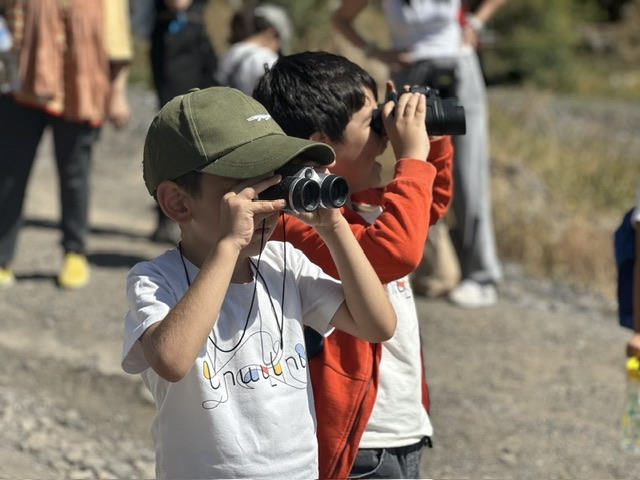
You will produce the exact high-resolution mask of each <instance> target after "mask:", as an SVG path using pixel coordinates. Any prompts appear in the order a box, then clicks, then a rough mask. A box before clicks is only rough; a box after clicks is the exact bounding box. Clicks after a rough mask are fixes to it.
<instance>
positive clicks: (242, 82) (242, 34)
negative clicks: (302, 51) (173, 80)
mask: <svg viewBox="0 0 640 480" xmlns="http://www.w3.org/2000/svg"><path fill="white" fill-rule="evenodd" d="M290 38H291V21H290V20H289V16H288V15H287V12H286V11H285V10H284V9H283V8H281V7H279V6H276V5H271V4H268V3H263V4H260V5H258V6H255V7H254V6H252V5H246V6H244V7H242V8H240V9H239V10H238V11H237V12H236V13H235V14H234V15H233V17H232V19H231V34H230V36H229V44H230V47H229V50H227V52H226V53H225V54H224V55H222V56H221V57H220V62H219V65H218V71H217V72H216V79H217V80H218V82H219V83H220V84H221V85H227V86H229V87H233V88H237V89H238V90H240V91H242V92H244V93H246V94H247V95H251V94H252V93H253V89H254V87H255V86H256V85H257V84H258V81H259V80H260V78H262V76H263V75H264V72H265V68H267V67H270V66H272V65H273V64H274V63H275V62H276V60H278V58H279V57H280V55H284V54H286V53H287V51H288V48H289V40H290Z"/></svg>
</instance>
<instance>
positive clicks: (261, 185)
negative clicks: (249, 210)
mask: <svg viewBox="0 0 640 480" xmlns="http://www.w3.org/2000/svg"><path fill="white" fill-rule="evenodd" d="M281 180H282V176H281V175H273V174H272V173H269V174H267V175H265V176H264V177H260V179H258V180H257V181H256V179H255V178H252V179H249V180H245V181H243V182H240V183H238V184H237V185H236V186H235V187H233V188H232V189H231V192H233V193H235V194H236V195H239V194H240V193H241V192H243V191H244V192H245V193H246V194H247V195H248V196H249V198H254V197H256V196H257V195H258V194H259V193H260V192H262V191H264V190H266V189H267V188H269V187H271V186H273V185H276V184H277V183H279V182H280V181H281Z"/></svg>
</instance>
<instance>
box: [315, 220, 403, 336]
mask: <svg viewBox="0 0 640 480" xmlns="http://www.w3.org/2000/svg"><path fill="white" fill-rule="evenodd" d="M319 233H320V235H321V236H322V238H323V240H324V242H325V243H326V245H327V247H328V248H329V250H330V252H331V256H332V257H333V261H334V263H335V265H336V268H337V270H338V274H339V276H340V280H341V281H342V285H343V289H344V295H345V301H346V303H347V306H348V308H349V312H350V313H351V316H352V317H353V324H354V327H355V332H349V333H354V334H355V335H356V336H358V337H360V338H363V339H364V340H368V341H370V342H380V341H384V340H387V339H389V338H390V337H391V336H392V335H393V332H394V331H395V326H396V315H395V311H394V310H393V306H392V305H391V303H390V301H389V298H388V297H387V294H386V292H385V291H384V288H383V287H382V284H381V283H380V280H379V279H378V276H377V275H376V273H375V271H374V270H373V267H372V266H371V264H370V263H369V260H368V259H367V257H366V256H365V254H364V252H363V251H362V248H361V247H360V245H359V244H358V242H357V240H356V239H355V237H354V236H353V234H352V232H351V228H350V226H349V224H348V223H347V221H346V220H345V219H344V217H341V221H340V222H339V223H338V225H337V227H336V228H335V229H333V230H331V231H327V232H319Z"/></svg>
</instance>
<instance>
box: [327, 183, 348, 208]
mask: <svg viewBox="0 0 640 480" xmlns="http://www.w3.org/2000/svg"><path fill="white" fill-rule="evenodd" d="M348 196H349V186H348V185H347V181H346V180H345V179H344V178H342V177H339V176H337V175H327V176H326V177H324V178H323V179H322V184H321V186H320V204H321V205H322V206H323V207H324V208H340V207H341V206H343V205H344V204H345V202H346V201H347V197H348Z"/></svg>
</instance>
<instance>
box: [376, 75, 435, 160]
mask: <svg viewBox="0 0 640 480" xmlns="http://www.w3.org/2000/svg"><path fill="white" fill-rule="evenodd" d="M393 91H394V86H393V82H391V81H389V82H387V92H393ZM426 115H427V97H426V96H425V95H423V94H421V93H410V92H408V88H407V87H405V92H404V93H403V94H402V95H400V96H399V97H398V101H397V102H395V103H394V102H393V101H388V102H387V103H386V104H385V105H384V107H383V109H382V120H383V122H384V128H385V131H386V132H387V136H388V137H389V141H390V142H391V146H392V148H393V153H394V154H395V157H396V160H400V159H401V158H417V159H419V160H425V161H426V159H427V157H428V156H429V149H430V143H429V136H428V134H427V128H426V126H425V118H426Z"/></svg>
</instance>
